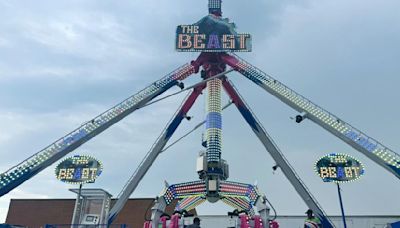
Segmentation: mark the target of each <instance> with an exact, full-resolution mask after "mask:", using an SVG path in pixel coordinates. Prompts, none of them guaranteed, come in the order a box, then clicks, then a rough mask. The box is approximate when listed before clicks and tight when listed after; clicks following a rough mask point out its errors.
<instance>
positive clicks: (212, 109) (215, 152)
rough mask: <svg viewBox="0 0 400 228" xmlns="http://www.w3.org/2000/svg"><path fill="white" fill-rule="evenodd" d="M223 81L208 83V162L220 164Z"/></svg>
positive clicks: (217, 80)
mask: <svg viewBox="0 0 400 228" xmlns="http://www.w3.org/2000/svg"><path fill="white" fill-rule="evenodd" d="M221 89H222V81H221V80H220V79H215V80H211V81H209V82H207V90H208V94H207V107H206V111H207V118H206V139H207V161H208V162H219V161H220V159H221V151H222V145H221V143H222V114H221V113H222V103H221Z"/></svg>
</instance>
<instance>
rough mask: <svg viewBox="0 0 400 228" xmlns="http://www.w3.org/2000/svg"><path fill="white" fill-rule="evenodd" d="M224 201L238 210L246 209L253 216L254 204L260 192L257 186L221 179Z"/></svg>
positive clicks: (221, 191)
mask: <svg viewBox="0 0 400 228" xmlns="http://www.w3.org/2000/svg"><path fill="white" fill-rule="evenodd" d="M219 192H220V195H221V197H223V198H222V201H223V202H224V203H226V204H228V205H229V206H231V207H233V208H236V209H238V210H246V211H247V212H248V213H249V215H251V216H253V215H254V214H255V213H254V209H253V208H254V205H255V204H256V202H257V199H258V197H260V194H259V192H258V189H257V187H256V186H253V185H250V184H242V183H237V182H230V181H221V184H220V189H219Z"/></svg>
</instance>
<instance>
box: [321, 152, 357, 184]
mask: <svg viewBox="0 0 400 228" xmlns="http://www.w3.org/2000/svg"><path fill="white" fill-rule="evenodd" d="M314 169H315V172H316V173H317V174H318V176H319V177H321V178H322V180H323V181H324V182H334V183H345V182H352V181H355V180H357V179H359V178H360V177H361V176H363V175H364V174H365V168H364V165H363V164H362V163H361V162H360V161H359V160H357V159H355V158H354V157H352V156H350V155H347V154H337V153H332V154H328V155H326V156H324V157H322V158H320V159H319V160H318V161H317V162H316V163H315V166H314Z"/></svg>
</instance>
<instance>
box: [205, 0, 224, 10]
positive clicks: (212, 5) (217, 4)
mask: <svg viewBox="0 0 400 228" xmlns="http://www.w3.org/2000/svg"><path fill="white" fill-rule="evenodd" d="M221 5H222V0H208V8H209V9H210V10H211V9H219V10H221Z"/></svg>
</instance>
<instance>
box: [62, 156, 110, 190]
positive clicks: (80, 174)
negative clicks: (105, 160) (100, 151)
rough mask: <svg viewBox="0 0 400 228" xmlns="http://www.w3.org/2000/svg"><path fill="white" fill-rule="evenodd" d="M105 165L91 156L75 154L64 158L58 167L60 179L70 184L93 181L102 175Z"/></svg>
mask: <svg viewBox="0 0 400 228" xmlns="http://www.w3.org/2000/svg"><path fill="white" fill-rule="evenodd" d="M102 170H103V165H102V163H101V162H100V161H98V160H97V159H95V158H93V157H90V156H80V155H77V156H74V157H70V158H67V159H65V160H63V161H62V162H61V163H60V164H58V165H57V167H56V177H57V179H58V180H60V181H62V182H65V183H70V184H83V183H93V182H94V181H95V179H96V178H97V177H98V176H100V174H101V172H102Z"/></svg>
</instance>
